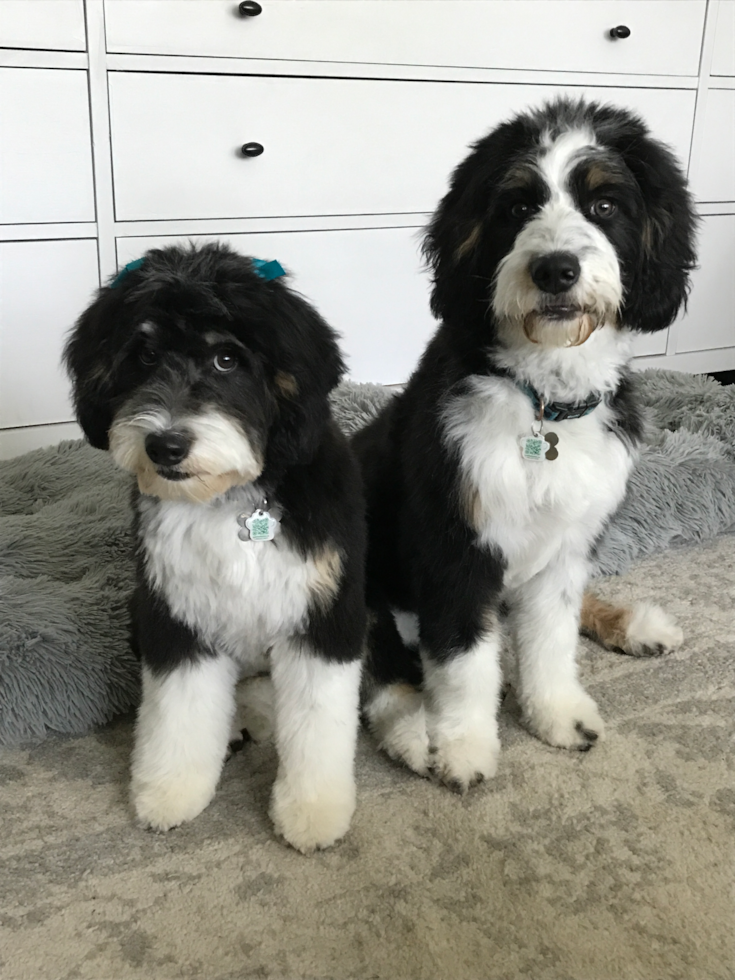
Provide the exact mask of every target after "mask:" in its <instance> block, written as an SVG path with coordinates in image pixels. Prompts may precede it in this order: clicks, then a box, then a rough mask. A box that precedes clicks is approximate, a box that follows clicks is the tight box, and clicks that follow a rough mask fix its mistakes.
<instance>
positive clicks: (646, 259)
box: [424, 99, 696, 347]
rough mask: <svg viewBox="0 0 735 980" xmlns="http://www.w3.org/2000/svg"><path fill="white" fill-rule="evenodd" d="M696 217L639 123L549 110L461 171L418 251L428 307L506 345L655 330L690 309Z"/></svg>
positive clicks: (583, 108) (491, 144) (483, 147)
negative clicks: (429, 280)
mask: <svg viewBox="0 0 735 980" xmlns="http://www.w3.org/2000/svg"><path fill="white" fill-rule="evenodd" d="M695 221H696V219H695V216H694V213H693V209H692V203H691V199H690V197H689V194H688V191H687V189H686V181H685V177H684V175H683V173H682V170H681V168H680V167H679V165H678V163H677V162H676V159H675V158H674V156H673V154H672V153H671V152H670V151H669V150H668V149H667V148H666V147H665V146H663V145H662V144H661V143H659V142H657V141H656V140H654V139H652V138H651V136H650V135H649V132H648V129H647V128H646V126H645V125H644V123H643V122H642V121H641V120H640V119H638V118H637V117H636V116H634V115H632V114H631V113H629V112H627V111H624V110H621V109H615V108H612V107H610V106H601V105H597V104H595V103H586V102H581V101H580V102H572V101H569V100H566V99H560V100H557V101H555V102H552V103H550V104H548V105H546V106H544V107H543V108H541V109H540V110H538V111H532V112H527V113H523V114H521V115H518V116H516V117H515V118H514V119H511V120H510V121H509V122H506V123H503V124H502V125H500V126H498V127H497V129H495V130H493V131H492V132H491V133H490V134H489V135H488V136H486V137H485V138H484V139H482V140H480V141H479V142H477V143H475V144H474V147H473V151H472V152H471V153H470V155H469V156H468V157H467V159H466V160H464V162H463V163H461V164H460V166H459V167H458V168H457V169H456V170H455V172H454V174H453V177H452V182H451V187H450V190H449V193H448V194H447V195H446V196H445V197H444V199H443V200H442V202H441V204H440V205H439V208H438V210H437V212H436V214H435V216H434V218H433V220H432V222H431V224H430V226H429V230H428V234H427V237H426V241H425V245H424V249H425V254H426V256H427V258H428V260H429V262H430V264H431V266H432V269H433V272H434V290H433V294H432V309H433V311H434V313H435V314H436V315H437V316H438V317H440V318H442V319H443V320H444V321H445V322H447V323H449V324H450V325H451V326H452V327H453V328H455V329H457V330H466V329H469V330H471V331H472V332H473V334H474V335H475V340H480V341H484V342H485V344H486V345H491V344H492V343H493V341H496V342H499V343H501V344H502V345H503V346H505V347H508V346H513V347H522V346H523V345H525V344H536V345H541V346H545V347H568V346H575V345H579V344H582V343H584V342H585V341H586V340H587V338H588V337H589V336H590V335H591V333H592V332H593V331H594V330H595V329H596V328H597V327H599V326H602V325H610V326H612V327H619V326H623V327H629V328H631V329H634V330H641V331H648V332H650V331H655V330H661V329H662V328H664V327H666V326H668V325H669V324H670V323H671V322H672V320H673V319H674V318H675V316H676V314H677V312H678V311H679V309H680V307H681V305H682V304H683V303H684V302H685V300H686V296H687V292H688V287H689V272H690V270H691V269H692V268H693V266H694V261H695V254H694V229H695Z"/></svg>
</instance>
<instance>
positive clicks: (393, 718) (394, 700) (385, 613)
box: [362, 606, 430, 776]
mask: <svg viewBox="0 0 735 980" xmlns="http://www.w3.org/2000/svg"><path fill="white" fill-rule="evenodd" d="M398 615H399V620H401V621H402V625H403V626H404V630H403V633H401V632H400V631H399V629H398V626H397V624H396V620H395V619H394V616H393V614H392V613H391V611H390V609H388V608H387V606H386V607H384V608H383V609H382V610H381V611H380V612H379V613H378V612H374V613H373V615H372V621H371V623H370V628H369V630H368V656H367V660H366V664H365V673H364V676H363V695H362V702H363V704H362V714H363V717H364V718H365V721H366V723H367V726H368V728H369V729H370V732H371V733H372V735H373V736H374V737H375V739H376V741H377V743H378V748H380V749H382V750H383V751H384V752H385V753H386V754H387V755H389V756H390V757H391V759H394V760H395V761H396V762H402V763H404V764H405V765H407V766H408V767H409V769H413V771H414V772H416V773H418V774H419V775H420V776H428V775H429V774H430V770H429V762H430V759H429V736H428V733H427V731H426V711H425V709H424V699H423V695H422V694H421V690H420V687H421V684H422V681H423V678H422V671H421V660H420V658H419V654H418V635H415V636H411V635H410V632H409V631H410V630H411V628H412V627H413V630H414V631H416V627H415V625H414V624H413V623H410V621H409V617H408V615H407V614H405V613H401V614H398ZM416 634H417V631H416Z"/></svg>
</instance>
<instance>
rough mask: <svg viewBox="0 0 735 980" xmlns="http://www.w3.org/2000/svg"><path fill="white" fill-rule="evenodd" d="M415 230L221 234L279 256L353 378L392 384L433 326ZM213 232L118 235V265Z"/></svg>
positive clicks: (402, 376)
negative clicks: (334, 339)
mask: <svg viewBox="0 0 735 980" xmlns="http://www.w3.org/2000/svg"><path fill="white" fill-rule="evenodd" d="M420 239H421V233H420V229H418V228H375V229H358V230H349V231H344V230H343V231H313V232H297V233H294V232H292V233H288V232H283V233H281V232H279V233H276V234H252V235H222V236H218V237H217V240H218V241H225V242H227V243H228V244H229V245H231V246H232V247H233V248H235V249H237V251H239V252H242V253H243V254H244V255H255V256H256V257H259V258H264V259H278V261H279V262H281V263H282V264H283V265H284V267H285V268H286V269H287V270H288V271H289V273H291V276H290V279H289V282H290V283H291V284H292V285H293V286H294V287H295V288H296V289H298V290H299V292H301V293H303V295H305V296H306V297H307V298H308V299H309V300H310V301H311V302H312V303H313V304H314V305H315V306H316V307H317V309H318V310H319V311H320V313H321V314H322V315H323V316H324V317H325V319H326V320H327V321H328V322H329V323H330V324H331V325H332V326H333V327H334V329H335V330H337V331H338V333H339V334H340V335H341V341H340V343H341V347H342V350H343V352H344V353H345V355H346V357H347V365H348V371H349V375H350V377H351V378H352V379H353V380H354V381H377V382H381V383H384V384H392V383H396V382H401V381H405V380H406V378H407V377H408V375H409V374H410V373H411V371H413V369H414V367H415V366H416V363H417V362H418V359H419V357H420V355H421V353H422V351H423V349H424V347H425V346H426V343H427V341H428V339H429V337H430V336H431V335H432V333H433V332H434V330H435V329H436V324H435V322H434V320H433V318H432V316H431V313H430V312H429V280H428V276H427V274H426V273H425V272H424V271H423V267H422V263H421V259H420V256H419V243H420ZM211 240H212V238H211V237H205V236H190V235H188V236H186V238H170V237H165V238H164V237H160V238H159V237H157V238H120V239H118V241H117V256H118V262H119V264H120V265H121V266H122V265H124V264H126V263H127V262H130V261H131V260H132V259H136V258H139V257H140V256H141V255H143V253H144V252H146V251H147V250H148V249H149V248H160V247H162V246H164V245H170V244H175V243H178V244H185V243H186V242H188V241H194V242H198V243H201V242H204V241H211Z"/></svg>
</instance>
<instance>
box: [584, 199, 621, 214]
mask: <svg viewBox="0 0 735 980" xmlns="http://www.w3.org/2000/svg"><path fill="white" fill-rule="evenodd" d="M590 211H591V212H592V214H593V215H594V216H595V217H596V218H611V217H612V216H613V215H614V214H615V212H616V211H617V205H616V204H615V202H614V201H609V200H608V199H607V198H606V197H601V198H600V200H599V201H595V202H594V203H593V204H592V207H591V208H590Z"/></svg>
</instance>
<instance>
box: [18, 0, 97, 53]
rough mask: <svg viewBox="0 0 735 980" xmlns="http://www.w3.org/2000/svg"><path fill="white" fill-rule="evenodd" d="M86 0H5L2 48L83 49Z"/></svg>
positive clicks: (84, 42) (84, 46)
mask: <svg viewBox="0 0 735 980" xmlns="http://www.w3.org/2000/svg"><path fill="white" fill-rule="evenodd" d="M86 47H87V44H86V36H85V30H84V4H83V0H2V2H1V3H0V48H41V49H44V50H50V51H84V50H85V48H86Z"/></svg>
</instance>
